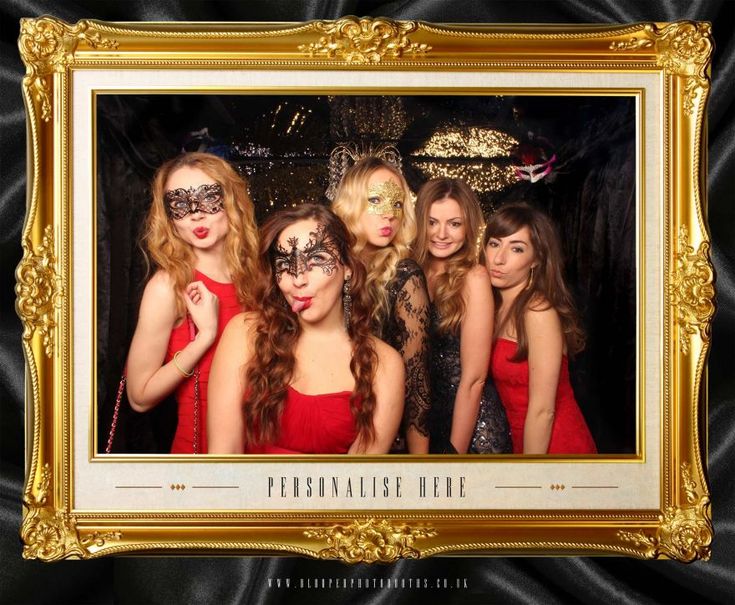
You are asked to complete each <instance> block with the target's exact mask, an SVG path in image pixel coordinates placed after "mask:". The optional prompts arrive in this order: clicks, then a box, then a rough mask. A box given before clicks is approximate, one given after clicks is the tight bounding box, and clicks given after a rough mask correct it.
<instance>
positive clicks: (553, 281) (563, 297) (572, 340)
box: [482, 203, 584, 361]
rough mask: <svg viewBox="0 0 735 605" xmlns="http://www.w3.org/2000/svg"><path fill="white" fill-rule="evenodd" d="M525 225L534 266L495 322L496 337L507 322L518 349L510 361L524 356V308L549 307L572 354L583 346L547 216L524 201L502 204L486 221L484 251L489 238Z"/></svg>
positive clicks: (495, 293) (497, 295) (497, 300)
mask: <svg viewBox="0 0 735 605" xmlns="http://www.w3.org/2000/svg"><path fill="white" fill-rule="evenodd" d="M523 227H527V228H528V231H529V234H530V236H531V245H532V246H533V252H534V260H535V263H536V264H535V269H534V271H533V277H532V278H531V280H530V281H529V285H528V287H527V288H525V289H524V290H523V291H522V292H521V293H520V294H519V295H518V297H517V298H516V299H515V300H514V301H513V304H512V306H511V308H510V309H509V310H508V313H507V314H506V316H505V320H504V321H503V324H502V325H498V322H496V324H495V337H496V338H497V336H498V334H500V332H501V330H502V329H503V328H504V326H505V324H506V322H511V323H512V325H513V328H514V329H515V333H516V339H517V340H518V350H517V352H516V354H515V355H514V356H513V358H512V359H511V361H522V360H524V359H527V358H528V336H527V334H526V327H525V324H524V321H523V319H524V316H525V314H526V312H527V311H529V310H535V311H540V310H544V309H548V308H550V307H553V308H554V309H555V310H556V312H557V313H558V314H559V319H560V321H561V326H562V332H563V335H564V340H565V342H566V345H567V353H568V354H569V355H574V354H575V353H578V352H579V351H581V350H582V349H583V348H584V331H583V330H582V328H581V326H580V322H579V317H578V314H577V310H576V308H575V305H574V299H573V298H572V295H571V293H570V292H569V289H568V288H567V285H566V283H565V282H564V276H563V266H562V253H561V245H560V243H559V236H558V235H557V232H556V229H555V228H554V225H553V223H552V222H551V219H549V217H548V216H547V215H546V214H544V213H543V212H541V211H540V210H537V209H536V208H533V207H532V206H529V205H528V204H524V203H511V204H506V205H504V206H502V207H501V208H500V209H499V210H498V211H497V212H495V214H493V215H492V216H491V217H490V219H489V220H488V222H487V228H486V229H485V237H484V238H483V242H482V250H483V260H484V251H485V249H486V248H487V244H488V242H489V240H490V239H491V238H493V237H495V238H502V237H507V236H509V235H512V234H513V233H515V232H516V231H518V230H519V229H522V228H523ZM493 296H494V297H495V308H496V309H498V308H500V302H501V300H500V293H499V292H498V291H497V290H496V289H493Z"/></svg>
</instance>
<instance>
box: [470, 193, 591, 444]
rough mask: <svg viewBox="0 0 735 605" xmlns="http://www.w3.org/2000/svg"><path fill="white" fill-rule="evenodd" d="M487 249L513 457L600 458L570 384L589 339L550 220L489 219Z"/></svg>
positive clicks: (527, 215) (499, 215) (536, 216)
mask: <svg viewBox="0 0 735 605" xmlns="http://www.w3.org/2000/svg"><path fill="white" fill-rule="evenodd" d="M483 247H484V252H485V263H486V267H487V270H488V272H489V273H490V280H491V281H492V285H493V294H494V296H495V303H496V305H495V306H496V317H495V345H494V347H493V354H492V361H491V368H492V374H493V378H494V380H495V384H496V386H497V387H498V391H499V392H500V398H501V400H502V402H503V405H504V406H505V408H506V411H507V413H508V420H509V422H510V427H511V434H512V437H513V452H514V453H523V454H593V453H596V451H597V450H596V447H595V442H594V440H593V439H592V435H591V434H590V431H589V428H588V427H587V423H586V422H585V420H584V417H583V416H582V412H581V411H580V409H579V406H578V405H577V401H576V399H575V397H574V392H573V390H572V386H571V383H570V381H569V368H568V361H567V357H568V355H573V354H575V353H577V352H579V351H580V350H582V348H583V347H584V333H583V331H582V329H581V327H580V325H579V319H578V317H577V313H576V310H575V307H574V301H573V299H572V296H571V294H570V292H569V289H568V288H567V286H566V284H565V282H564V278H563V275H562V255H561V246H560V245H559V239H558V236H557V234H556V230H555V229H554V226H553V224H552V223H551V220H550V219H549V218H548V217H547V216H546V215H545V214H544V213H543V212H541V211H540V210H537V209H535V208H533V207H531V206H528V205H526V204H508V205H506V206H503V207H502V208H500V210H498V211H497V212H496V213H495V214H493V215H492V216H491V217H490V220H489V221H488V224H487V229H486V230H485V237H484V245H483Z"/></svg>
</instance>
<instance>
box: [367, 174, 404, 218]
mask: <svg viewBox="0 0 735 605" xmlns="http://www.w3.org/2000/svg"><path fill="white" fill-rule="evenodd" d="M367 198H368V205H367V211H368V214H377V215H378V216H386V215H387V216H394V217H396V218H397V219H399V220H400V218H401V217H402V216H403V202H404V199H403V198H404V193H403V189H402V188H401V186H400V185H399V184H398V183H396V182H395V181H392V180H391V181H381V182H380V183H374V184H372V185H370V186H369V187H368V192H367Z"/></svg>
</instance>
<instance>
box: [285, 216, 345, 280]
mask: <svg viewBox="0 0 735 605" xmlns="http://www.w3.org/2000/svg"><path fill="white" fill-rule="evenodd" d="M288 245H289V246H290V250H286V249H285V248H283V247H282V246H281V245H280V244H279V243H277V242H276V247H275V254H274V256H273V270H274V272H275V274H276V281H278V282H280V281H281V278H282V277H283V274H284V273H288V274H289V275H291V276H292V277H298V276H299V275H301V274H303V273H305V272H306V271H311V270H312V269H315V268H317V267H318V268H320V269H321V270H322V271H323V272H324V274H325V275H332V273H334V270H335V268H336V267H337V265H338V264H339V260H338V259H339V256H340V254H339V249H338V247H337V244H336V243H335V242H334V240H332V238H331V237H330V235H329V234H328V233H327V231H326V229H325V228H324V225H317V226H316V229H315V230H314V231H310V232H309V239H308V240H307V242H306V244H305V245H304V247H303V248H299V238H298V237H290V238H288Z"/></svg>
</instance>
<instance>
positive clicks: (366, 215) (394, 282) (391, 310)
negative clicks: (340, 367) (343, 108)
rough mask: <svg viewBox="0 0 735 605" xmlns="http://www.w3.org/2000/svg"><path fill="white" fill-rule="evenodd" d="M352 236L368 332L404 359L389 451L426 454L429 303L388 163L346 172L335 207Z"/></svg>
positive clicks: (407, 197)
mask: <svg viewBox="0 0 735 605" xmlns="http://www.w3.org/2000/svg"><path fill="white" fill-rule="evenodd" d="M332 209H333V210H334V212H335V213H336V214H337V215H338V216H339V217H340V218H341V219H342V220H343V221H344V222H345V224H346V225H347V227H348V229H349V230H350V231H351V232H352V234H353V235H354V236H355V243H354V247H353V250H354V252H355V254H356V255H357V256H358V257H359V258H360V259H361V260H362V261H363V263H364V264H365V266H366V267H367V281H366V288H367V292H368V295H369V300H370V305H371V320H372V326H373V333H374V334H375V335H376V336H378V337H379V338H381V339H383V340H385V341H386V342H387V343H388V344H389V345H391V346H392V347H393V348H394V349H395V350H396V351H398V352H399V353H400V354H401V357H402V358H403V362H404V365H405V370H406V389H405V392H406V401H405V408H404V418H403V422H402V430H401V435H400V437H399V438H398V439H397V440H396V443H395V444H394V446H393V448H392V450H391V451H392V453H402V452H405V451H408V452H409V453H412V454H422V453H427V452H428V451H429V433H428V425H427V415H428V411H429V405H430V400H429V378H428V373H427V363H428V329H429V299H428V294H427V291H426V280H425V278H424V274H423V272H422V271H421V267H419V266H418V265H417V264H416V261H414V260H413V259H411V258H410V254H411V247H410V245H411V243H412V241H413V239H414V237H415V235H416V219H415V215H414V208H413V202H412V194H411V190H410V189H409V187H408V184H407V183H406V179H404V178H403V175H402V174H401V172H400V171H399V170H397V169H396V168H395V167H394V166H392V165H391V164H389V163H387V162H385V161H383V160H381V159H379V158H377V157H372V156H369V157H365V158H362V159H361V160H359V161H358V162H356V163H355V164H354V165H353V166H352V167H350V168H349V169H348V170H347V171H346V172H345V174H344V176H343V178H342V180H341V182H340V185H339V188H338V189H337V192H336V194H335V198H334V201H333V203H332Z"/></svg>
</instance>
